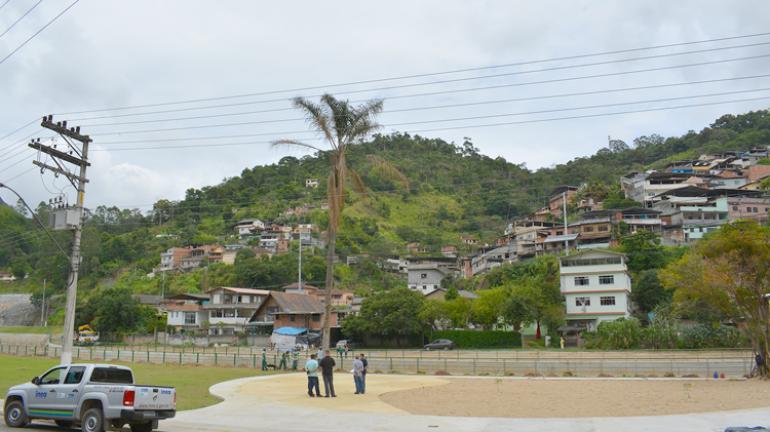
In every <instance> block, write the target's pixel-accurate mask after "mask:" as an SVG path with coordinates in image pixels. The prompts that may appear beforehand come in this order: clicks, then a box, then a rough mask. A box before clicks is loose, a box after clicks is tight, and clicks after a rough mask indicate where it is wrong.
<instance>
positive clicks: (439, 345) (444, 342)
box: [425, 339, 457, 351]
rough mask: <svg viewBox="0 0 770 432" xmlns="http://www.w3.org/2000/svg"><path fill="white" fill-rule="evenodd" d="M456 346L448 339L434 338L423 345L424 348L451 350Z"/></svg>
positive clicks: (427, 349) (428, 349)
mask: <svg viewBox="0 0 770 432" xmlns="http://www.w3.org/2000/svg"><path fill="white" fill-rule="evenodd" d="M455 348H457V346H455V343H454V342H452V341H451V340H449V339H436V340H434V341H433V342H431V343H429V344H427V345H425V350H426V351H430V350H451V349H455Z"/></svg>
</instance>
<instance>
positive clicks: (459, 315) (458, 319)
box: [444, 297, 473, 328]
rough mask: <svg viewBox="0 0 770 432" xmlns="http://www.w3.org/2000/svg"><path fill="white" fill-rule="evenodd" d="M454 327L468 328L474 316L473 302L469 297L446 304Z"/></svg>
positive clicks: (449, 301) (459, 298) (458, 298)
mask: <svg viewBox="0 0 770 432" xmlns="http://www.w3.org/2000/svg"><path fill="white" fill-rule="evenodd" d="M444 307H445V308H446V311H447V315H448V316H449V320H450V321H451V322H452V327H455V328H466V327H468V323H469V322H470V321H471V316H472V314H473V300H471V299H469V298H467V297H457V298H455V299H454V300H448V301H446V302H445V306H444Z"/></svg>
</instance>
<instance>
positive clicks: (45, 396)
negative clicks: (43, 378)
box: [35, 391, 48, 399]
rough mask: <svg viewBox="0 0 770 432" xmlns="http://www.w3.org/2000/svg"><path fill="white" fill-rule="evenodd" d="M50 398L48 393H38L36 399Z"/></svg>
mask: <svg viewBox="0 0 770 432" xmlns="http://www.w3.org/2000/svg"><path fill="white" fill-rule="evenodd" d="M47 397H48V392H42V391H36V392H35V399H45V398H47Z"/></svg>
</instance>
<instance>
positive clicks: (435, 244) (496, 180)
mask: <svg viewBox="0 0 770 432" xmlns="http://www.w3.org/2000/svg"><path fill="white" fill-rule="evenodd" d="M517 145H526V143H517ZM766 145H770V114H768V112H767V111H758V112H750V113H747V114H742V115H738V116H734V115H725V116H722V117H720V118H719V119H717V120H716V121H715V122H714V123H713V124H711V125H710V126H708V127H706V128H704V129H703V130H701V131H700V132H693V131H691V132H689V133H687V134H685V135H683V136H680V137H670V138H663V137H660V136H658V135H649V136H642V137H639V138H637V139H635V140H634V141H633V142H631V143H623V142H620V141H614V142H611V143H610V146H609V148H603V149H601V150H599V151H598V152H597V153H596V154H594V155H592V156H590V157H582V158H577V159H574V160H572V161H570V162H568V163H565V164H560V165H555V166H553V167H550V168H543V169H538V170H530V169H528V168H526V166H525V165H524V164H515V163H511V162H508V161H506V160H505V159H502V158H490V157H487V156H484V155H482V154H480V153H479V151H478V149H476V148H475V147H474V144H473V143H472V142H470V141H466V142H464V143H462V144H459V145H455V144H451V143H447V142H444V141H442V140H439V139H426V138H422V137H419V136H409V135H405V134H393V135H381V136H375V137H374V138H373V139H371V140H370V141H368V142H366V143H362V144H360V145H358V146H356V147H355V148H354V150H353V151H352V154H351V155H350V157H349V160H350V165H351V166H352V167H353V168H354V169H355V170H356V172H357V173H358V174H359V175H360V177H361V179H362V180H363V183H364V184H365V186H366V188H367V189H366V191H365V192H364V193H362V194H356V193H351V194H349V196H348V197H347V203H348V204H347V207H346V210H345V214H344V218H343V226H342V229H341V235H340V244H339V251H340V253H341V254H342V255H349V254H357V253H369V254H370V255H380V256H383V255H389V254H394V253H402V252H404V245H405V244H406V243H407V242H413V241H418V242H421V243H422V244H423V245H424V246H427V247H428V248H429V249H430V250H433V251H437V250H438V249H439V248H440V247H441V246H443V245H450V244H453V245H459V243H460V235H475V236H477V237H479V238H481V239H482V240H484V241H491V240H492V239H493V238H494V236H496V235H498V234H499V233H501V232H502V231H503V229H504V228H505V225H506V223H507V221H508V220H511V219H514V218H517V217H521V216H523V215H525V214H527V213H529V212H531V211H532V210H534V209H536V208H538V207H540V206H542V205H543V204H544V202H545V199H546V196H547V195H548V193H549V192H550V191H551V190H552V189H553V188H554V187H555V186H558V185H562V184H573V185H577V184H581V183H589V184H593V185H594V186H596V187H593V188H591V189H592V190H594V191H596V190H600V191H602V192H601V193H602V194H603V195H604V198H605V199H608V200H610V201H611V200H622V196H621V195H620V191H619V189H618V188H617V183H618V179H619V177H620V176H621V175H623V174H626V173H628V172H629V171H632V170H639V169H643V168H647V167H654V166H661V165H663V164H665V163H666V161H669V160H676V159H681V158H688V157H697V156H698V155H699V154H701V153H709V152H719V151H724V150H745V149H749V148H750V147H754V146H766ZM371 156H374V157H371ZM380 160H387V161H389V162H390V163H391V164H393V165H394V166H395V167H396V168H398V170H399V171H400V172H401V173H402V174H403V175H404V176H405V177H406V179H407V180H408V182H405V181H403V179H399V178H398V177H394V176H393V175H392V172H389V170H388V168H387V167H386V166H384V165H383V164H381V163H380V162H379V161H380ZM326 170H327V157H326V156H325V155H324V154H319V155H314V156H306V157H303V158H299V159H298V158H295V157H285V158H283V159H281V160H280V162H278V163H276V164H272V165H267V166H257V167H254V168H247V169H245V170H243V172H242V173H241V174H240V175H239V176H235V177H232V178H228V179H226V180H224V181H223V182H222V183H221V184H218V185H215V186H209V187H204V188H202V189H200V190H198V189H189V190H188V191H187V192H186V196H185V198H184V199H183V200H181V201H179V202H171V201H159V202H158V203H157V204H156V205H155V210H154V211H153V212H152V213H150V214H142V213H140V212H138V211H135V210H121V209H117V208H107V207H99V208H97V209H93V210H92V211H91V212H90V218H89V221H88V223H87V228H86V230H85V232H84V237H83V238H84V240H83V241H84V243H83V253H84V260H83V266H82V271H83V282H82V286H84V288H85V289H86V290H87V289H90V288H93V287H95V286H97V285H99V284H101V283H103V281H105V280H109V281H114V279H115V278H116V277H117V276H118V275H123V274H126V273H131V274H147V273H149V272H150V271H151V270H152V269H153V268H154V267H155V266H157V265H158V260H159V256H158V253H159V252H160V251H162V250H164V249H166V248H168V247H170V246H181V245H187V244H202V243H209V242H232V241H234V239H233V238H232V237H230V238H228V236H232V234H233V229H232V226H233V223H234V222H235V221H237V220H239V219H242V218H245V217H258V218H260V219H263V220H269V221H285V222H314V223H316V224H318V225H319V226H321V227H323V226H324V223H325V215H324V212H323V211H321V210H320V209H315V210H312V211H310V212H309V213H308V214H305V215H303V216H300V217H299V218H297V217H295V216H286V215H285V211H286V210H287V209H290V208H295V207H299V206H303V205H315V206H318V205H320V204H322V203H323V202H324V200H325V178H326V172H327V171H326ZM306 179H318V180H319V183H320V186H319V187H318V188H309V187H306V185H305V180H306ZM38 211H39V212H40V213H45V212H46V209H45V206H44V205H42V204H41V206H39V207H38ZM46 218H47V215H45V214H41V219H43V220H46ZM56 235H57V236H58V237H59V238H60V241H61V242H62V243H65V244H66V242H67V241H68V240H69V238H68V237H69V236H67V235H66V234H65V233H56ZM48 242H49V240H47V238H46V237H45V235H40V233H39V232H37V230H36V229H35V227H34V225H33V224H32V223H31V221H29V220H28V219H24V218H22V217H21V216H19V215H18V214H16V213H15V212H14V210H13V209H12V208H11V207H7V206H0V271H2V270H12V271H13V272H14V273H17V274H23V273H25V272H28V273H30V274H31V277H30V278H29V279H28V281H29V283H34V282H35V281H37V280H41V279H42V278H43V277H46V278H47V279H48V281H49V283H51V282H52V281H53V284H52V285H53V286H54V287H62V286H63V281H64V274H65V272H66V264H64V263H63V262H62V259H61V257H57V256H56V255H55V253H54V251H55V248H53V247H51V245H50V244H49V243H48ZM255 271H256V270H255ZM279 273H281V274H283V273H282V272H279ZM276 274H277V273H276ZM286 275H287V276H286V277H289V278H291V277H293V275H291V274H290V273H288V272H287V273H286ZM228 277H229V276H228ZM270 277H271V278H272V279H259V280H260V281H276V283H280V281H281V277H282V276H275V275H272V276H270ZM233 278H235V276H233ZM223 280H224V281H226V282H232V283H239V282H242V280H241V279H232V278H231V279H223ZM255 280H256V279H255ZM178 283H179V285H178V287H177V289H185V286H184V282H178ZM255 284H256V282H255ZM49 286H50V285H49ZM148 286H149V285H148ZM148 286H146V287H145V289H148V290H149V289H150V288H148Z"/></svg>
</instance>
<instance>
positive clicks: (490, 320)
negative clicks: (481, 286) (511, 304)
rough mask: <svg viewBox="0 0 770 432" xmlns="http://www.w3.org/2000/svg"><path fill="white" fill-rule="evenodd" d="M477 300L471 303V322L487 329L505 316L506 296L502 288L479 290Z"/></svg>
mask: <svg viewBox="0 0 770 432" xmlns="http://www.w3.org/2000/svg"><path fill="white" fill-rule="evenodd" d="M477 294H478V295H479V298H477V299H475V300H474V301H473V308H472V311H473V322H474V323H476V324H479V325H481V326H482V327H484V328H485V329H489V328H491V327H493V326H494V325H496V324H497V322H498V320H499V318H500V317H504V316H505V305H506V301H507V299H508V294H507V293H506V291H505V289H503V288H492V289H486V290H479V291H478V293H477Z"/></svg>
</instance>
